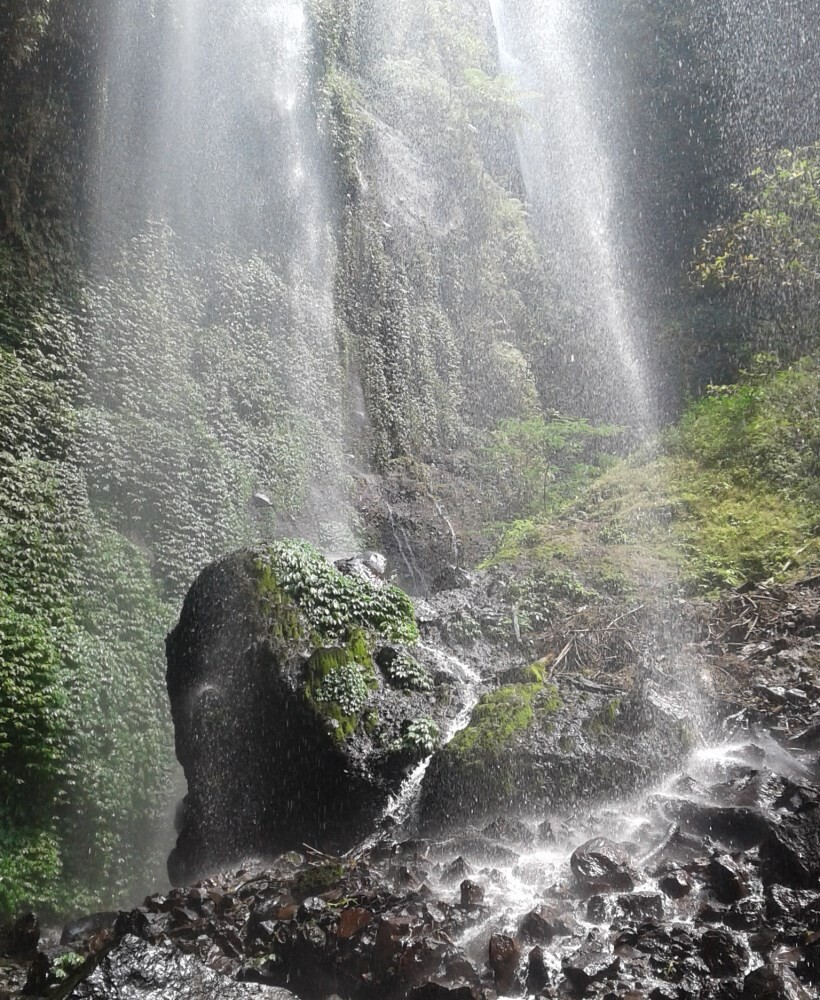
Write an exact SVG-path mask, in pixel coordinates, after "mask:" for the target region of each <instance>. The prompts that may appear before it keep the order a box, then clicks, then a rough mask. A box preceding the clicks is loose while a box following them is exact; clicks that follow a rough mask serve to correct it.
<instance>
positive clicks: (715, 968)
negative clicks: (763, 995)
mask: <svg viewBox="0 0 820 1000" xmlns="http://www.w3.org/2000/svg"><path fill="white" fill-rule="evenodd" d="M700 953H701V956H702V957H703V961H704V963H705V964H706V968H707V969H708V970H709V972H711V974H712V975H713V976H717V977H719V978H724V977H729V976H738V975H740V973H741V972H742V971H743V970H744V968H745V967H746V965H747V963H748V961H749V952H748V949H747V948H746V946H745V945H744V944H742V943H741V942H740V941H739V940H738V939H737V938H736V937H735V936H734V935H733V934H730V933H729V931H725V930H721V929H717V928H716V929H714V930H708V931H706V932H705V933H704V935H703V937H702V938H701V939H700Z"/></svg>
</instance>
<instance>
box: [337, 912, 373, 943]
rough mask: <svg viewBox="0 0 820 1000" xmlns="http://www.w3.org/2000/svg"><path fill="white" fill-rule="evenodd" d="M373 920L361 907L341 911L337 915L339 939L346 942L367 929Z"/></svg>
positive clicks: (369, 913)
mask: <svg viewBox="0 0 820 1000" xmlns="http://www.w3.org/2000/svg"><path fill="white" fill-rule="evenodd" d="M372 920H373V914H372V913H371V912H370V910H366V909H364V908H363V907H361V906H354V907H351V908H349V909H347V910H342V912H341V914H340V915H339V937H340V938H341V939H342V941H347V940H348V939H349V938H352V937H353V935H354V934H358V932H359V931H360V930H362V929H363V928H365V927H367V925H368V924H369V923H370V922H371V921H372Z"/></svg>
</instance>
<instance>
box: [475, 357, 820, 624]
mask: <svg viewBox="0 0 820 1000" xmlns="http://www.w3.org/2000/svg"><path fill="white" fill-rule="evenodd" d="M819 407H820V368H819V367H818V364H817V362H815V361H813V360H812V359H805V360H803V361H801V362H799V363H796V364H794V365H792V366H790V367H788V368H786V369H783V370H778V369H777V368H776V364H775V362H774V360H773V359H772V358H770V357H768V356H767V357H764V358H761V359H759V361H758V363H757V365H756V367H755V368H754V369H752V370H750V371H749V372H746V373H744V374H743V375H742V380H741V381H740V382H739V383H737V384H736V385H731V386H716V387H712V388H711V389H710V391H709V392H708V393H707V395H706V396H705V397H704V398H703V399H701V400H699V401H697V402H694V403H692V404H691V405H690V407H689V408H688V409H687V411H686V413H685V414H684V416H683V418H682V419H681V421H680V423H679V424H678V426H677V427H675V428H673V429H671V430H669V431H668V432H667V433H666V434H665V435H664V436H663V438H662V442H661V450H660V451H659V452H655V453H653V452H651V451H647V452H643V453H638V454H636V455H633V456H631V457H629V458H627V459H623V460H621V461H619V462H618V463H617V464H615V465H614V466H613V467H612V468H610V469H608V470H607V471H605V472H603V473H601V474H600V475H599V476H598V478H596V479H595V480H594V481H593V482H592V483H590V484H588V485H586V486H584V487H583V488H582V489H580V490H579V491H578V493H577V495H576V496H575V498H574V499H573V500H572V502H571V503H568V504H566V505H565V506H564V508H563V512H562V513H561V514H560V515H559V517H558V518H557V519H555V520H553V519H549V518H537V517H535V518H528V519H524V520H519V521H516V522H514V523H513V524H511V525H510V526H509V527H507V528H505V529H504V530H503V532H502V534H501V536H500V539H499V544H498V546H497V548H496V551H495V554H494V555H493V557H492V560H491V561H492V562H493V563H507V564H516V563H517V564H519V565H520V566H522V567H527V566H529V567H531V575H530V576H529V577H527V578H526V580H525V584H524V588H525V592H526V588H528V587H531V586H532V582H535V581H537V579H538V578H539V577H540V578H541V579H542V580H544V581H545V583H546V585H547V586H546V590H547V593H545V594H538V593H537V588H536V593H535V594H534V600H533V602H532V603H533V610H534V611H535V613H536V614H540V615H541V617H542V618H547V619H548V617H549V611H550V597H553V598H559V597H564V598H568V599H570V600H571V599H572V598H573V593H572V590H573V588H575V587H577V586H579V585H580V586H585V587H589V588H590V589H591V590H594V591H597V592H599V593H600V592H604V593H607V592H608V593H613V592H615V593H617V592H624V591H625V590H639V591H640V590H646V589H647V588H649V589H650V590H652V589H657V588H661V589H666V588H668V587H670V586H675V587H677V586H680V587H682V588H683V589H684V591H685V592H688V593H713V592H715V591H717V590H719V589H721V588H723V587H726V586H737V585H739V584H741V583H743V582H745V581H746V580H749V579H751V580H758V581H761V580H765V579H767V578H769V577H772V576H774V577H777V578H780V577H785V576H788V575H790V574H792V575H793V574H794V573H799V572H803V571H805V569H806V568H807V567H812V566H814V565H817V563H818V561H820V537H818V536H819V535H820V494H819V493H818V486H817V483H818V473H820V466H818V458H817V456H818V454H819V453H820V409H819ZM556 574H557V577H556ZM565 574H570V576H566V577H565V576H564V575H565ZM562 578H564V579H566V580H567V586H566V587H565V588H564V593H563V594H561V587H560V586H558V587H557V588H555V589H554V591H553V593H552V594H550V593H549V584H550V582H553V583H555V582H556V580H557V581H560V580H561V579H562ZM531 581H532V582H531ZM572 581H574V583H573V582H572ZM575 596H577V597H582V596H583V595H582V594H581V592H580V591H578V590H576V593H575ZM587 596H588V595H587ZM535 624H538V622H537V621H536V623H535Z"/></svg>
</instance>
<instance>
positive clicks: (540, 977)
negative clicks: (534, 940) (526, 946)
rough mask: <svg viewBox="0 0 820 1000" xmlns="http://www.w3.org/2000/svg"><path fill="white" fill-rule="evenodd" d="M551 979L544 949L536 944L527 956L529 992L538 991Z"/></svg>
mask: <svg viewBox="0 0 820 1000" xmlns="http://www.w3.org/2000/svg"><path fill="white" fill-rule="evenodd" d="M549 981H550V975H549V969H548V968H547V963H546V961H545V959H544V952H543V950H542V949H541V948H540V947H539V946H538V945H536V946H535V947H534V948H533V949H532V951H531V952H530V953H529V956H528V957H527V984H526V985H527V993H537V992H538V990H542V989H543V988H544V987H545V986H546V985H547V983H548V982H549Z"/></svg>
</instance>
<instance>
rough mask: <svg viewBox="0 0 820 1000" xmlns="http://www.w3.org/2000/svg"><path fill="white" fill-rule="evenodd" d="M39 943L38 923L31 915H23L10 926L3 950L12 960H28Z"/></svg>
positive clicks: (33, 915)
mask: <svg viewBox="0 0 820 1000" xmlns="http://www.w3.org/2000/svg"><path fill="white" fill-rule="evenodd" d="M39 943H40V921H39V920H38V919H37V917H36V916H35V914H33V913H24V914H23V915H22V916H20V917H18V918H17V919H16V920H15V921H14V923H13V924H12V926H11V929H10V931H9V932H8V936H7V939H6V944H5V950H6V952H7V954H8V955H10V956H12V957H13V958H30V957H31V956H32V955H34V954H35V953H36V952H37V945H38V944H39Z"/></svg>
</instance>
